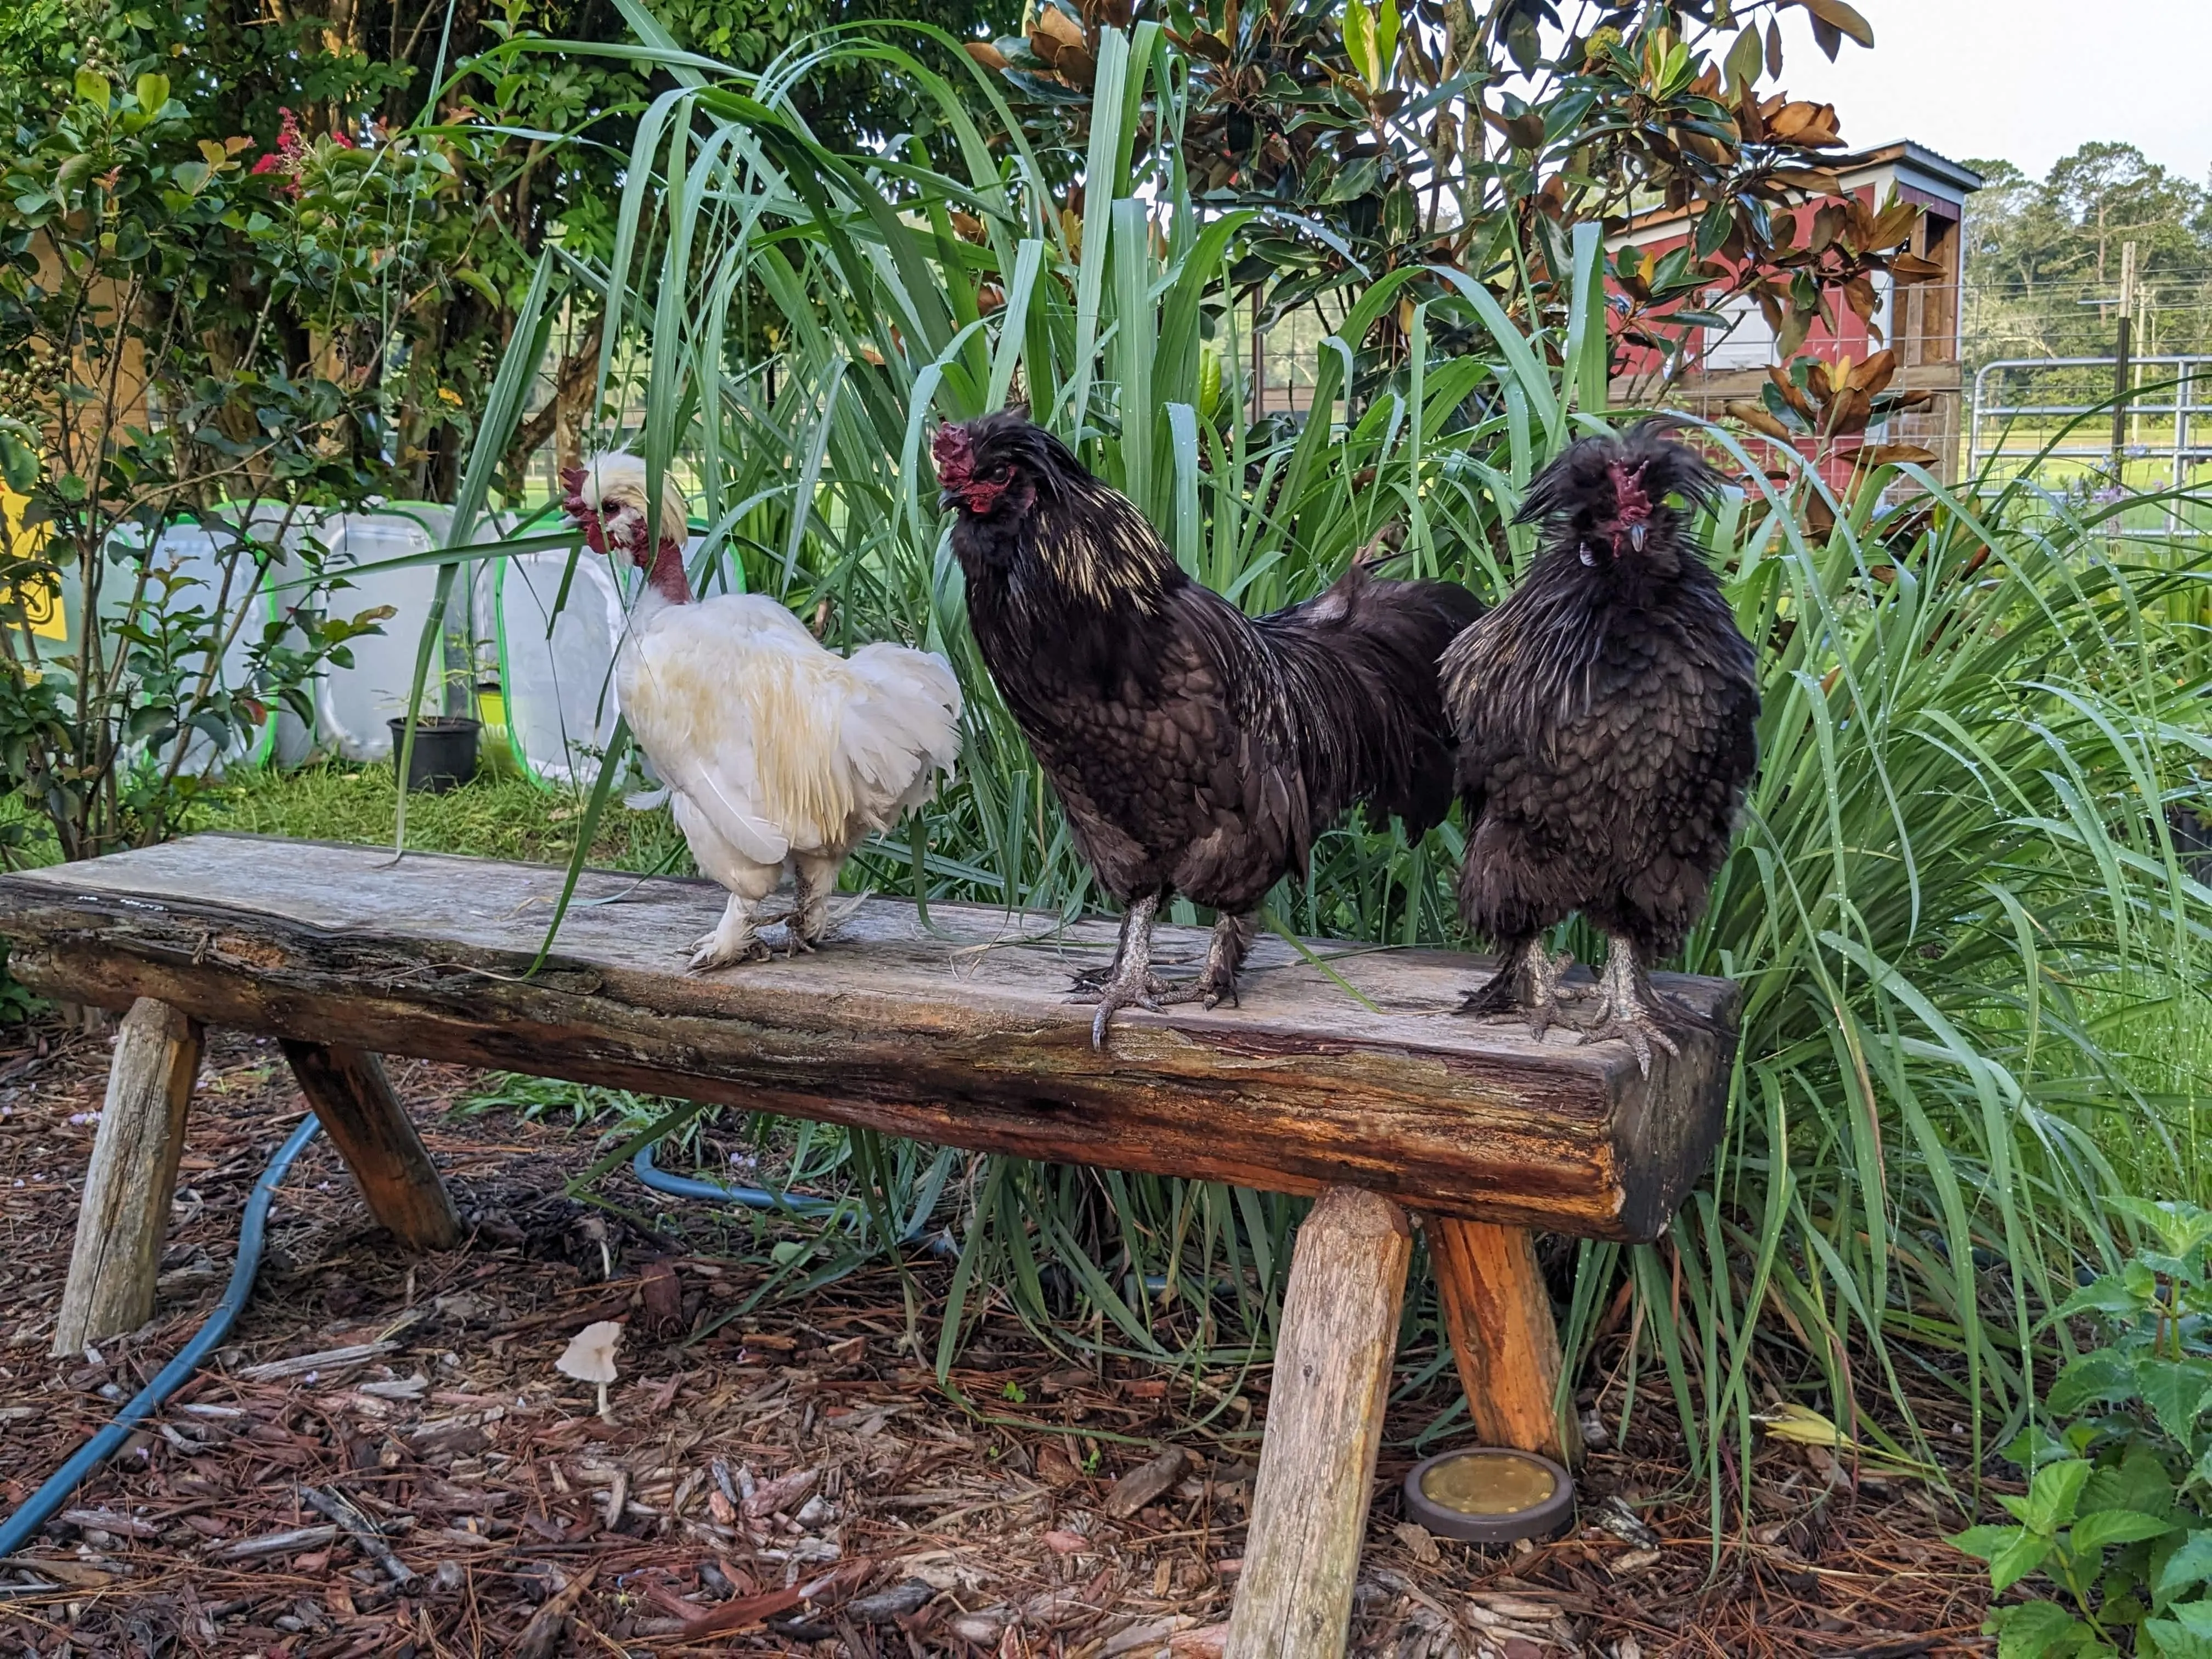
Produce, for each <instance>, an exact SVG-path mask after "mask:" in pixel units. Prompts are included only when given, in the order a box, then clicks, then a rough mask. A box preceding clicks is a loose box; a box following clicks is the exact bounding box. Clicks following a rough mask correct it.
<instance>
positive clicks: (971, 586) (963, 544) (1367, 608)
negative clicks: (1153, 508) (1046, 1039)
mask: <svg viewBox="0 0 2212 1659" xmlns="http://www.w3.org/2000/svg"><path fill="white" fill-rule="evenodd" d="M935 453H936V459H937V468H938V482H939V486H940V488H941V490H942V495H941V501H942V504H943V505H945V507H952V508H956V509H957V511H958V513H959V517H958V520H957V522H956V523H955V525H954V527H953V532H952V549H953V551H954V553H955V554H956V555H957V556H958V557H959V560H960V562H961V567H962V568H963V572H964V573H965V574H966V576H967V586H968V615H969V623H970V624H971V625H972V626H973V628H974V629H975V638H976V642H977V644H978V645H979V647H981V651H982V653H983V659H984V661H985V662H986V664H987V665H988V666H989V668H990V671H991V676H992V678H993V679H994V681H996V682H997V684H998V686H999V690H1000V693H1001V695H1002V696H1004V697H1005V698H1006V704H1007V707H1008V708H1009V709H1010V710H1011V711H1012V714H1013V715H1014V718H1015V720H1017V721H1018V722H1019V724H1020V726H1021V727H1022V731H1023V734H1024V736H1025V737H1027V738H1028V739H1029V741H1030V747H1031V748H1032V749H1033V750H1035V751H1036V756H1037V758H1038V760H1039V762H1040V763H1041V764H1042V766H1043V768H1044V771H1045V775H1046V776H1047V777H1048V779H1049V780H1050V781H1051V782H1052V785H1053V787H1054V791H1055V792H1056V793H1058V794H1059V796H1060V803H1061V805H1062V806H1063V807H1064V808H1065V809H1066V816H1067V822H1068V827H1069V830H1070V833H1071V834H1072V835H1073V837H1074V839H1075V842H1076V844H1077V846H1078V848H1079V849H1080V850H1081V852H1082V853H1083V854H1084V856H1085V858H1086V859H1087V860H1089V861H1090V863H1091V867H1092V868H1093V869H1094V870H1095V871H1097V874H1098V877H1099V880H1100V883H1101V884H1102V885H1103V886H1104V888H1105V889H1106V890H1107V891H1109V893H1111V894H1113V895H1114V896H1115V898H1117V899H1119V900H1120V901H1121V902H1122V903H1123V904H1124V905H1125V906H1127V914H1126V915H1125V918H1124V921H1123V925H1122V933H1121V949H1120V951H1118V952H1117V954H1116V956H1115V964H1114V967H1113V968H1112V969H1111V970H1109V972H1108V973H1107V974H1105V975H1100V976H1097V977H1099V978H1100V979H1101V980H1102V981H1103V983H1102V984H1101V986H1100V987H1099V988H1100V1002H1099V1011H1098V1015H1097V1021H1096V1023H1095V1024H1094V1025H1093V1027H1092V1034H1093V1037H1094V1039H1095V1040H1097V1041H1100V1042H1103V1040H1104V1036H1105V1031H1106V1027H1107V1024H1108V1022H1109V1019H1110V1018H1111V1017H1112V1015H1113V1013H1114V1012H1115V1010H1117V1009H1120V1008H1123V1007H1127V1006H1131V1005H1132V1004H1138V1005H1141V1006H1158V1005H1159V1004H1162V1003H1164V1002H1171V1001H1189V1000H1199V999H1201V998H1202V999H1204V1000H1205V1001H1206V1005H1207V1006H1209V1007H1210V1006H1212V1005H1213V1004H1214V1003H1215V1002H1217V1001H1219V1000H1224V999H1233V998H1234V997H1235V995H1236V985H1237V969H1238V967H1239V966H1240V965H1241V963H1243V957H1244V954H1245V952H1246V951H1247V950H1248V949H1249V946H1250V943H1251V938H1252V932H1253V927H1254V920H1255V912H1256V911H1257V909H1258V908H1259V906H1260V903H1261V901H1262V900H1263V899H1264V898H1265V897H1266V896H1267V891H1268V890H1269V889H1270V888H1272V887H1273V885H1274V884H1276V883H1277V882H1278V881H1279V880H1280V879H1282V878H1284V877H1285V876H1286V875H1290V876H1297V877H1299V878H1303V877H1304V873H1305V869H1306V863H1307V859H1308V855H1309V854H1310V850H1311V848H1312V845H1313V842H1314V838H1315V837H1316V836H1318V835H1319V834H1321V832H1322V831H1323V830H1325V829H1328V827H1329V826H1330V825H1331V824H1332V823H1334V822H1335V821H1336V820H1337V819H1338V818H1339V817H1340V816H1341V815H1342V814H1343V813H1344V812H1345V811H1346V810H1347V809H1348V808H1349V807H1351V806H1352V805H1353V804H1354V803H1360V802H1364V804H1365V805H1366V806H1367V808H1368V810H1369V811H1370V815H1371V816H1373V817H1378V818H1384V819H1387V818H1389V817H1394V816H1395V817H1399V818H1401V819H1402V820H1404V823H1405V826H1406V830H1407V834H1408V835H1409V836H1415V837H1418V836H1420V835H1421V834H1423V833H1424V832H1425V831H1426V830H1427V829H1429V828H1430V827H1431V826H1432V825H1433V824H1435V823H1437V822H1438V821H1439V820H1440V819H1441V818H1442V817H1443V816H1444V814H1445V813H1446V812H1447V811H1449V808H1450V805H1451V738H1450V734H1449V731H1448V729H1447V728H1446V726H1445V722H1444V719H1443V706H1442V702H1441V699H1440V696H1439V693H1438V690H1437V656H1438V654H1439V653H1441V652H1442V651H1443V647H1444V646H1445V644H1446V643H1447V642H1448V641H1449V640H1450V639H1451V637H1452V635H1454V634H1455V633H1456V632H1457V631H1458V630H1459V629H1461V628H1462V626H1464V625H1465V624H1466V623H1468V621H1470V620H1471V619H1472V618H1473V617H1474V615H1475V614H1476V612H1477V611H1478V610H1479V609H1480V606H1479V605H1477V604H1476V601H1475V599H1474V595H1473V594H1471V593H1469V592H1468V591H1467V590H1466V589H1465V588H1462V587H1459V586H1454V585H1452V584H1450V583H1447V582H1425V581H1413V582H1406V581H1392V580H1385V579H1383V578H1381V577H1378V576H1376V575H1375V574H1373V573H1372V571H1371V570H1370V568H1369V565H1368V562H1367V561H1366V560H1365V559H1362V560H1360V561H1358V562H1354V563H1353V565H1352V568H1350V569H1348V570H1346V573H1345V574H1344V575H1343V577H1342V578H1340V580H1338V581H1337V582H1336V584H1335V585H1334V586H1332V587H1330V588H1329V589H1328V591H1327V592H1324V593H1322V594H1320V595H1319V596H1317V597H1316V598H1315V599H1310V600H1307V601H1306V602H1304V604H1301V605H1291V606H1290V607H1288V608H1287V609H1285V610H1282V611H1276V612H1274V613H1273V615H1270V616H1265V617H1247V616H1246V615H1245V614H1244V613H1243V611H1240V610H1239V609H1238V608H1237V606H1236V605H1234V604H1232V603H1231V602H1230V601H1229V600H1227V599H1224V598H1222V597H1221V596H1220V595H1219V594H1218V593H1215V592H1212V591H1211V590H1209V589H1207V588H1206V587H1204V586H1200V584H1199V583H1197V582H1194V581H1193V580H1191V579H1190V577H1189V576H1188V575H1187V574H1185V573H1184V572H1183V570H1182V567H1181V566H1179V565H1178V564H1177V563H1176V560H1175V556H1174V555H1173V553H1172V552H1171V551H1170V550H1169V548H1168V546H1167V544H1166V543H1165V542H1164V541H1163V540H1162V539H1161V538H1160V536H1159V534H1158V532H1157V531H1155V530H1154V529H1153V528H1152V526H1151V525H1150V524H1149V523H1148V522H1146V519H1145V517H1144V515H1143V514H1142V513H1140V512H1139V511H1138V509H1137V507H1136V505H1135V504H1134V503H1133V502H1132V501H1129V500H1128V499H1127V497H1125V496H1123V495H1121V494H1120V493H1119V492H1118V491H1116V490H1115V489H1111V488H1109V486H1108V485H1106V484H1104V483H1101V482H1100V481H1099V480H1097V478H1095V477H1092V476H1091V473H1090V472H1089V471H1087V470H1086V469H1085V467H1084V465H1082V463H1081V462H1080V461H1079V460H1078V459H1076V457H1075V455H1074V454H1073V453H1072V452H1071V451H1070V450H1069V449H1068V448H1067V447H1066V445H1065V444H1063V443H1061V442H1060V440H1059V439H1057V438H1055V437H1054V436H1053V435H1051V434H1050V433H1048V432H1046V431H1044V430H1043V429H1042V428H1039V427H1036V426H1034V425H1032V424H1030V422H1029V421H1028V420H1027V419H1026V418H1025V417H1024V416H1022V415H1020V414H1019V413H1016V412H1012V411H1009V412H1007V413H1005V414H1000V415H993V416H986V417H984V418H983V419H981V420H977V421H971V422H966V423H965V424H948V425H947V426H945V427H944V428H941V429H940V430H939V433H938V435H937V438H936V443H935ZM1170 893H1181V894H1182V895H1184V896H1187V897H1188V898H1190V899H1192V900H1194V901H1195V902H1198V903H1200V904H1204V905H1208V906H1211V907H1212V908H1214V909H1215V910H1217V911H1218V912H1219V913H1220V920H1219V921H1218V923H1217V924H1216V926H1215V930H1214V937H1213V945H1212V951H1211V952H1210V954H1209V956H1208V958H1207V963H1206V971H1205V973H1204V975H1202V976H1201V977H1200V979H1199V981H1197V982H1196V983H1195V984H1192V985H1186V986H1180V987H1169V986H1167V985H1165V984H1164V983H1162V982H1161V981H1159V980H1158V978H1156V977H1155V976H1154V975H1153V974H1152V970H1151V965H1150V963H1151V958H1150V951H1151V943H1150V941H1151V933H1152V921H1153V917H1154V915H1155V914H1156V913H1157V911H1158V907H1159V905H1160V903H1161V902H1163V901H1164V899H1165V898H1166V897H1167V896H1169V895H1170Z"/></svg>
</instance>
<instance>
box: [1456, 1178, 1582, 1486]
mask: <svg viewBox="0 0 2212 1659" xmlns="http://www.w3.org/2000/svg"><path fill="white" fill-rule="evenodd" d="M1426 1231H1427V1235H1428V1240H1429V1260H1430V1261H1431V1263H1432V1264H1433V1265H1434V1266H1435V1267H1436V1273H1437V1299H1438V1300H1439V1301H1441V1302H1442V1303H1443V1314H1444V1328H1445V1330H1446V1331H1447V1332H1448V1333H1449V1334H1450V1336H1451V1345H1452V1358H1453V1359H1454V1360H1455V1361H1456V1362H1457V1364H1458V1365H1459V1380H1460V1385H1461V1386H1462V1388H1464V1389H1466V1390H1467V1414H1468V1419H1469V1421H1470V1422H1471V1423H1472V1424H1473V1425H1474V1436H1475V1438H1476V1439H1477V1440H1478V1441H1480V1443H1482V1444H1484V1445H1486V1446H1512V1447H1514V1448H1516V1449H1519V1450H1521V1451H1532V1452H1541V1453H1543V1454H1544V1455H1545V1456H1547V1457H1549V1458H1553V1459H1555V1460H1556V1461H1558V1462H1561V1463H1565V1464H1572V1463H1574V1462H1577V1460H1578V1459H1579V1457H1580V1455H1581V1451H1582V1446H1581V1439H1580V1437H1579V1436H1578V1435H1577V1434H1576V1432H1575V1431H1574V1427H1573V1419H1572V1418H1571V1417H1569V1418H1568V1419H1567V1422H1566V1424H1565V1426H1564V1427H1563V1426H1562V1425H1561V1423H1560V1420H1559V1413H1556V1412H1555V1411H1554V1410H1553V1400H1554V1398H1555V1397H1556V1395H1557V1391H1558V1389H1559V1327H1558V1325H1557V1324H1556V1323H1555V1322H1553V1318H1552V1298H1551V1294H1550V1292H1549V1291H1547V1290H1546V1289H1545V1288H1544V1275H1543V1273H1542V1272H1541V1270H1540V1269H1539V1268H1538V1267H1537V1265H1536V1246H1535V1241H1534V1239H1532V1238H1531V1237H1529V1236H1528V1230H1527V1229H1526V1228H1524V1227H1493V1226H1491V1225H1488V1224H1487V1223H1485V1222H1480V1221H1456V1220H1453V1219H1452V1218H1449V1217H1445V1216H1438V1217H1437V1218H1435V1219H1433V1220H1431V1222H1430V1223H1429V1225H1428V1227H1427V1229H1426Z"/></svg>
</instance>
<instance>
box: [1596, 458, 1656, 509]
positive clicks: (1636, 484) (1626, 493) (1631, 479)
mask: <svg viewBox="0 0 2212 1659" xmlns="http://www.w3.org/2000/svg"><path fill="white" fill-rule="evenodd" d="M1606 471H1607V472H1609V473H1611V474H1612V475H1613V517H1614V518H1616V519H1618V520H1620V522H1621V523H1623V524H1642V523H1643V522H1644V520H1647V519H1649V518H1650V516H1651V495H1650V491H1649V490H1647V489H1644V463H1643V462H1641V461H1638V462H1636V463H1635V464H1634V465H1629V466H1623V465H1621V464H1620V462H1619V461H1609V462H1607V464H1606Z"/></svg>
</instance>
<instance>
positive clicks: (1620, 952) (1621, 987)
mask: <svg viewBox="0 0 2212 1659" xmlns="http://www.w3.org/2000/svg"><path fill="white" fill-rule="evenodd" d="M1606 945H1607V950H1606V957H1605V975H1604V977H1603V978H1602V979H1601V980H1600V981H1598V1018H1597V1023H1596V1024H1593V1025H1590V1026H1588V1027H1586V1028H1585V1029H1584V1030H1583V1036H1582V1040H1583V1042H1612V1041H1615V1040H1618V1041H1620V1042H1626V1044H1627V1045H1628V1046H1629V1048H1631V1049H1632V1051H1633V1052H1634V1054H1635V1055H1636V1064H1637V1065H1638V1067H1639V1068H1641V1069H1642V1071H1643V1073H1644V1076H1646V1077H1650V1075H1651V1048H1652V1045H1653V1044H1654V1043H1656V1044H1657V1045H1658V1046H1659V1047H1660V1048H1664V1049H1665V1050H1666V1051H1667V1052H1668V1054H1680V1053H1681V1052H1682V1050H1681V1048H1680V1047H1679V1046H1678V1045H1677V1044H1676V1043H1675V1042H1674V1037H1673V1036H1670V1035H1669V1034H1668V1030H1667V1028H1666V1025H1665V1024H1663V1023H1662V1018H1661V1014H1660V1009H1661V1006H1662V1003H1663V1001H1664V999H1662V997H1661V996H1660V994H1659V993H1658V992H1656V991H1655V990H1653V989H1652V988H1651V980H1650V975H1647V974H1646V973H1645V972H1644V964H1643V963H1641V962H1639V961H1638V959H1637V955H1636V946H1635V945H1632V944H1631V943H1630V942H1629V941H1628V940H1627V939H1625V938H1623V937H1622V936H1621V935H1620V934H1619V933H1608V934H1607V936H1606Z"/></svg>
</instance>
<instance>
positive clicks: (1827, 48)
mask: <svg viewBox="0 0 2212 1659" xmlns="http://www.w3.org/2000/svg"><path fill="white" fill-rule="evenodd" d="M1809 3H1810V0H1808V4H1809ZM1813 44H1814V46H1818V47H1820V50H1821V51H1822V52H1826V54H1827V55H1828V61H1829V62H1830V63H1834V62H1835V61H1836V54H1837V53H1838V52H1841V51H1842V50H1843V49H1844V32H1843V31H1842V30H1841V29H1839V28H1838V27H1836V26H1835V25H1834V24H1833V23H1824V22H1822V21H1820V19H1819V18H1817V17H1815V18H1814V20H1813Z"/></svg>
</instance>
